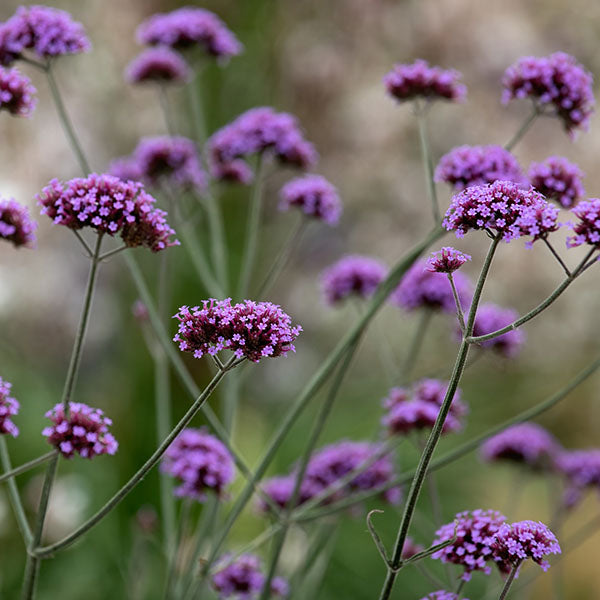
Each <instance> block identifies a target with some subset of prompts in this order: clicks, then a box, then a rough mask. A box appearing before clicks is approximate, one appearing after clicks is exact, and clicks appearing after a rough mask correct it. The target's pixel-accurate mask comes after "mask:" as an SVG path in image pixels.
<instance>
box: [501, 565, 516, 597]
mask: <svg viewBox="0 0 600 600" xmlns="http://www.w3.org/2000/svg"><path fill="white" fill-rule="evenodd" d="M520 566H521V563H520V562H519V563H517V564H516V565H514V566H513V568H512V569H511V571H510V573H509V575H508V578H507V579H506V583H505V584H504V587H503V588H502V591H501V592H500V596H499V597H498V600H504V598H506V595H507V594H508V590H509V589H510V586H511V585H512V582H513V581H514V579H515V577H516V575H517V572H518V570H519V567H520Z"/></svg>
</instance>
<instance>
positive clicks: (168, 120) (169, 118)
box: [157, 83, 177, 135]
mask: <svg viewBox="0 0 600 600" xmlns="http://www.w3.org/2000/svg"><path fill="white" fill-rule="evenodd" d="M157 92H158V101H159V102H160V107H161V110H162V113H163V118H164V120H165V127H166V128H167V133H168V134H169V135H177V127H175V121H174V120H173V112H172V111H171V106H170V104H169V92H168V89H167V86H166V85H165V84H164V83H159V84H158V85H157Z"/></svg>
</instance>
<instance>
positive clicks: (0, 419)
mask: <svg viewBox="0 0 600 600" xmlns="http://www.w3.org/2000/svg"><path fill="white" fill-rule="evenodd" d="M11 388H12V383H9V382H8V381H5V380H4V379H2V377H0V434H2V433H9V434H10V435H12V436H13V437H17V436H18V435H19V428H18V427H17V426H16V425H15V424H14V423H13V422H12V421H11V420H10V418H11V417H14V416H15V415H16V414H17V413H18V412H19V403H18V402H17V401H16V400H15V399H14V398H12V397H11V396H10V389H11Z"/></svg>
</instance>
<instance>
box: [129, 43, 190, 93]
mask: <svg viewBox="0 0 600 600" xmlns="http://www.w3.org/2000/svg"><path fill="white" fill-rule="evenodd" d="M191 74H192V71H191V69H190V67H189V66H188V64H187V62H186V61H185V59H184V58H183V56H181V54H179V52H176V51H175V50H171V49H170V48H164V47H158V48H147V49H146V50H143V51H142V52H141V53H140V54H139V55H138V56H136V57H135V58H134V59H133V60H132V61H131V62H130V63H129V64H128V65H127V68H126V69H125V79H126V80H127V81H128V82H129V83H148V82H153V83H172V84H184V83H187V82H188V81H189V80H190V78H191Z"/></svg>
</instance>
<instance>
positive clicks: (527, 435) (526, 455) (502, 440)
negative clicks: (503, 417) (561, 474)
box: [480, 423, 561, 470]
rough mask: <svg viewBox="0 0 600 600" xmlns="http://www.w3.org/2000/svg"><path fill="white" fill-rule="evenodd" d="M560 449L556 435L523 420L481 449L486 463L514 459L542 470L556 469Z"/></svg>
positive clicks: (492, 438) (491, 439) (488, 441)
mask: <svg viewBox="0 0 600 600" xmlns="http://www.w3.org/2000/svg"><path fill="white" fill-rule="evenodd" d="M560 449H561V448H560V444H559V443H558V442H557V441H556V439H555V438H554V436H552V435H551V434H550V433H549V432H548V431H546V430H545V429H544V428H543V427H541V426H540V425H537V424H535V423H520V424H519V425H513V426H512V427H508V428H507V429H505V430H504V431H501V432H500V433H498V434H496V435H495V436H493V437H491V438H490V439H488V440H487V441H485V442H484V443H483V444H482V445H481V449H480V450H481V457H482V458H483V460H485V461H486V462H495V461H511V462H515V463H519V464H523V465H525V466H528V467H530V468H532V469H535V470H540V469H550V468H553V466H554V461H555V459H556V456H557V454H558V452H559V451H560Z"/></svg>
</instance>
